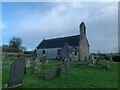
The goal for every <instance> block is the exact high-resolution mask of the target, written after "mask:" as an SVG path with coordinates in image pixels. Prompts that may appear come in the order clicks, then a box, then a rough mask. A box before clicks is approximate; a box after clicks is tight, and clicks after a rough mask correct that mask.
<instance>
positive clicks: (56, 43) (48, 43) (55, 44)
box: [36, 35, 80, 49]
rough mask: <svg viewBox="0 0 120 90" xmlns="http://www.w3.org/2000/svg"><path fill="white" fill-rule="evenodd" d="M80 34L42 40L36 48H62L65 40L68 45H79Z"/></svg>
mask: <svg viewBox="0 0 120 90" xmlns="http://www.w3.org/2000/svg"><path fill="white" fill-rule="evenodd" d="M79 40H80V35H74V36H68V37H60V38H53V39H46V40H43V41H42V42H41V43H40V44H39V45H38V46H37V47H36V48H37V49H46V48H62V47H63V45H64V44H65V43H66V42H67V43H68V45H69V46H73V47H76V46H79Z"/></svg>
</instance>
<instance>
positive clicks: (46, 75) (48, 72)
mask: <svg viewBox="0 0 120 90" xmlns="http://www.w3.org/2000/svg"><path fill="white" fill-rule="evenodd" d="M52 78H53V73H52V71H51V70H48V71H46V72H45V73H44V79H45V80H49V79H52Z"/></svg>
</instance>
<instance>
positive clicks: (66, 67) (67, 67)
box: [65, 58, 71, 75]
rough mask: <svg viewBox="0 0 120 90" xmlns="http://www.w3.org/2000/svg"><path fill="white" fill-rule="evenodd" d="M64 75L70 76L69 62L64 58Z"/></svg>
mask: <svg viewBox="0 0 120 90" xmlns="http://www.w3.org/2000/svg"><path fill="white" fill-rule="evenodd" d="M65 73H66V74H67V75H70V74H71V62H70V59H69V58H65Z"/></svg>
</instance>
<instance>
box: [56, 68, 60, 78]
mask: <svg viewBox="0 0 120 90" xmlns="http://www.w3.org/2000/svg"><path fill="white" fill-rule="evenodd" d="M55 77H56V78H57V77H61V68H60V67H58V68H57V69H56V72H55Z"/></svg>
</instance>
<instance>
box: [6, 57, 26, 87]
mask: <svg viewBox="0 0 120 90" xmlns="http://www.w3.org/2000/svg"><path fill="white" fill-rule="evenodd" d="M24 72H25V59H23V58H21V59H20V58H19V59H18V60H15V61H14V62H13V63H12V65H11V69H10V75H9V80H8V85H7V88H12V87H17V86H21V85H22V81H23V76H24Z"/></svg>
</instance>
